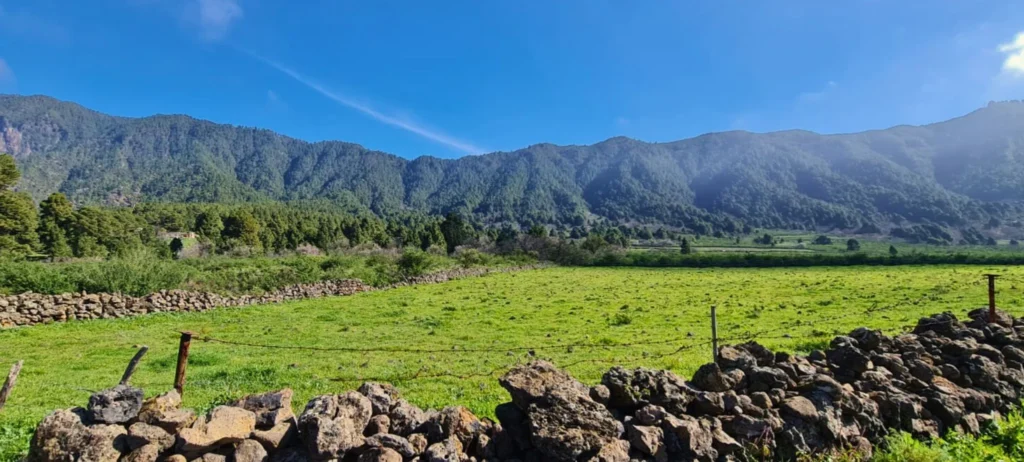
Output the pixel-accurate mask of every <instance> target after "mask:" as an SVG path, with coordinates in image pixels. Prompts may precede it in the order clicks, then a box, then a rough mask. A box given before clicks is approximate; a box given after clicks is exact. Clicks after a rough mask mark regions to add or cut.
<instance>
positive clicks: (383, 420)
mask: <svg viewBox="0 0 1024 462" xmlns="http://www.w3.org/2000/svg"><path fill="white" fill-rule="evenodd" d="M390 429H391V418H390V417H388V415H387V414H377V415H375V416H373V417H370V422H369V423H367V424H366V430H364V431H363V434H364V435H366V436H373V435H376V434H378V433H387V432H388V431H390Z"/></svg>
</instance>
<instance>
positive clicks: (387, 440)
mask: <svg viewBox="0 0 1024 462" xmlns="http://www.w3.org/2000/svg"><path fill="white" fill-rule="evenodd" d="M423 444H424V445H426V440H423ZM366 446H367V447H372V448H388V449H391V450H394V451H395V452H397V453H399V454H400V455H401V456H402V457H405V458H412V457H415V456H416V455H417V454H419V453H421V452H423V451H424V449H425V447H421V448H418V449H417V447H416V446H414V445H413V444H412V443H410V442H409V440H407V439H405V438H403V437H401V436H398V435H390V434H387V433H380V434H377V435H373V436H371V437H369V438H366Z"/></svg>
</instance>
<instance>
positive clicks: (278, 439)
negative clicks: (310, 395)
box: [250, 419, 299, 452]
mask: <svg viewBox="0 0 1024 462" xmlns="http://www.w3.org/2000/svg"><path fill="white" fill-rule="evenodd" d="M298 434H299V432H298V429H297V427H296V425H295V419H292V420H288V421H285V422H281V423H279V424H277V425H275V426H274V427H273V428H271V429H269V430H255V431H253V432H252V435H251V436H250V438H252V439H254V440H256V441H257V442H259V443H260V444H262V445H263V448H264V449H266V450H267V452H274V451H277V450H278V449H280V448H282V447H285V446H288V445H290V444H291V443H292V442H293V441H295V438H296V437H297V436H298Z"/></svg>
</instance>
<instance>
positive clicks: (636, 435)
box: [626, 425, 667, 459]
mask: <svg viewBox="0 0 1024 462" xmlns="http://www.w3.org/2000/svg"><path fill="white" fill-rule="evenodd" d="M626 430H627V434H628V435H629V443H630V444H631V445H632V446H633V447H634V448H637V449H638V450H640V452H642V453H644V454H647V455H649V456H659V457H660V458H662V459H664V458H665V457H667V456H666V455H665V433H664V432H662V430H661V429H660V428H658V427H648V426H643V425H628V426H627V427H626Z"/></svg>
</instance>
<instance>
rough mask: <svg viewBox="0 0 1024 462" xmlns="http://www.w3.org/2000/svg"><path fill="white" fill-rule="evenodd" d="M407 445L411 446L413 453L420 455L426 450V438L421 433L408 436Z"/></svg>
mask: <svg viewBox="0 0 1024 462" xmlns="http://www.w3.org/2000/svg"><path fill="white" fill-rule="evenodd" d="M407 439H408V440H409V444H411V445H412V449H413V453H415V454H421V453H423V451H426V450H427V443H428V441H427V437H426V436H423V434H422V433H413V434H411V435H409V438H407Z"/></svg>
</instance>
